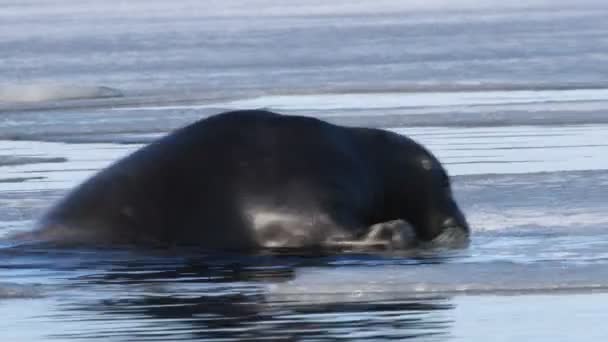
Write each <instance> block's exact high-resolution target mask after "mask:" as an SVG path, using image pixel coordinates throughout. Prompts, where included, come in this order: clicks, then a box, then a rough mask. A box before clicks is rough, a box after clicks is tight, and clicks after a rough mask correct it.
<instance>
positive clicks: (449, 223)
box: [385, 135, 469, 245]
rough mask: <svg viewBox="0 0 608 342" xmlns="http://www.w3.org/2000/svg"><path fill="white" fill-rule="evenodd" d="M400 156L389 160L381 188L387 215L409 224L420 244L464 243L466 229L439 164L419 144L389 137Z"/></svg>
mask: <svg viewBox="0 0 608 342" xmlns="http://www.w3.org/2000/svg"><path fill="white" fill-rule="evenodd" d="M391 139H392V140H393V143H398V144H399V145H400V149H399V150H400V153H399V155H398V156H394V157H393V160H392V161H393V162H392V163H391V168H392V170H390V171H389V172H388V173H386V174H388V177H387V178H388V179H387V182H386V184H388V185H385V192H386V194H387V195H386V197H387V198H386V200H385V202H386V203H388V208H387V209H388V210H389V211H390V213H389V215H388V216H390V217H391V218H393V219H403V220H406V221H407V222H409V223H410V224H411V225H412V226H413V228H414V231H415V232H416V236H417V238H418V239H419V240H421V241H423V242H432V243H434V244H435V243H437V244H440V245H446V244H447V245H462V244H467V243H468V236H469V225H468V223H467V221H466V219H465V217H464V214H463V213H462V211H461V210H460V208H459V207H458V205H457V204H456V201H455V200H454V197H453V194H452V188H451V184H450V178H449V176H448V174H447V172H446V170H445V169H444V168H443V166H442V165H441V163H440V162H439V160H438V159H437V158H436V157H435V156H433V154H432V153H430V152H429V151H428V150H426V149H425V148H424V147H422V146H421V145H420V144H417V143H416V142H414V141H412V140H410V139H408V138H405V137H403V136H396V135H395V136H393V137H392V138H391Z"/></svg>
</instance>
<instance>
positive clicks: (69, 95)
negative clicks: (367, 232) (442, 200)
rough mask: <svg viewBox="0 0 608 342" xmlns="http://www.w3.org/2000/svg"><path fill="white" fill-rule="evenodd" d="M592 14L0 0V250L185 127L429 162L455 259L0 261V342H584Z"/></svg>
mask: <svg viewBox="0 0 608 342" xmlns="http://www.w3.org/2000/svg"><path fill="white" fill-rule="evenodd" d="M607 14H608V6H607V5H606V4H604V3H603V2H602V1H599V0H598V1H593V0H586V1H582V2H581V1H576V2H575V1H566V0H560V1H542V0H533V1H529V2H527V3H526V4H521V3H508V4H503V3H500V2H498V1H481V0H468V1H461V2H458V3H457V2H453V1H443V0H435V1H424V2H423V1H411V2H400V1H389V0H383V1H378V2H374V4H373V5H372V4H371V3H370V4H363V3H352V2H347V1H334V2H332V3H331V4H327V3H326V2H321V1H313V0H309V1H298V2H290V4H289V5H287V4H284V3H282V2H275V1H261V0H259V1H257V0H256V1H246V2H245V1H230V2H221V3H220V2H217V3H216V2H210V3H208V4H205V5H204V6H203V5H201V4H200V3H199V2H197V1H178V2H164V1H129V2H123V1H115V2H108V3H102V2H82V1H75V0H60V1H54V2H52V4H51V3H50V2H45V1H27V2H25V1H22V2H11V1H2V0H0V23H2V24H1V25H0V75H2V78H1V79H0V236H4V235H6V234H8V233H11V232H17V231H25V230H28V229H31V228H32V225H33V223H34V221H35V219H36V217H38V216H39V215H40V214H41V213H42V212H43V211H44V210H45V209H46V208H48V207H49V206H50V205H51V204H52V203H53V202H54V201H56V200H57V199H59V198H61V196H62V195H64V194H65V193H66V191H68V190H69V189H71V188H72V187H74V186H75V185H76V184H78V183H79V182H80V181H82V180H84V179H86V178H87V177H89V176H90V175H92V174H93V173H94V172H96V171H97V170H99V169H100V168H102V167H104V166H106V165H108V164H109V163H110V162H112V161H114V160H116V159H118V158H120V157H122V156H124V155H126V154H128V153H130V152H131V151H134V150H135V149H137V148H139V147H140V146H143V145H144V144H146V143H149V142H150V141H152V140H154V139H155V138H157V137H159V136H162V135H163V134H165V133H166V132H168V131H170V130H171V129H174V128H177V127H180V126H183V125H185V124H188V123H190V122H193V121H195V120H197V119H199V118H201V117H205V116H207V115H211V114H213V113H217V112H219V111H222V110H226V109H233V108H270V109H274V110H278V111H281V112H284V113H288V114H300V115H314V116H319V117H322V118H324V119H326V120H328V121H331V122H336V123H341V124H346V125H365V126H374V127H382V128H386V129H390V130H394V131H396V132H398V133H402V134H407V135H409V136H411V137H413V138H414V139H416V140H417V141H419V142H421V143H423V144H425V145H426V146H428V147H429V148H430V149H431V150H432V151H433V152H434V153H435V154H436V155H437V156H438V157H439V159H440V160H441V161H442V162H443V163H444V165H445V166H446V168H447V169H448V172H449V173H450V174H451V175H452V177H453V183H454V191H455V195H456V197H457V198H458V201H459V203H460V205H461V207H462V209H463V210H464V212H465V213H466V215H467V218H468V220H469V221H470V224H471V226H472V230H473V231H472V234H473V239H472V244H471V246H470V247H469V248H468V249H465V250H455V251H412V252H403V253H394V254H387V253H380V254H348V255H298V254H292V255H286V254H280V255H279V254H269V253H261V254H258V255H235V254H226V255H208V254H203V253H201V252H200V251H196V250H146V251H142V250H129V249H123V248H115V249H103V250H102V249H67V250H66V249H62V250H58V249H53V248H51V247H48V246H47V247H45V246H23V245H22V246H15V245H11V244H9V243H7V242H2V243H1V245H0V260H2V262H0V317H1V318H2V319H1V320H0V337H2V340H3V341H4V340H6V341H40V340H52V341H89V340H93V339H102V340H108V341H127V340H171V341H176V340H186V341H190V340H208V341H230V340H290V339H291V340H311V341H325V340H332V341H335V340H403V339H405V338H412V339H414V340H420V341H486V340H488V338H491V339H492V340H497V341H513V340H530V341H572V340H577V341H601V340H604V339H606V337H608V329H606V328H605V324H603V322H604V321H605V320H606V318H607V316H606V312H605V307H606V306H607V305H608V295H607V293H608V291H607V290H608V229H607V228H608V216H607V215H606V213H607V212H608V201H606V198H607V197H606V194H607V193H608V191H607V190H608V159H606V158H605V156H606V154H607V152H608V115H607V113H606V108H607V107H608V81H606V80H607V79H608V77H607V76H608V67H606V65H607V63H606V62H607V60H608V39H607V38H606V37H608V34H607V33H608V22H607V21H606V20H605V18H606V15H607Z"/></svg>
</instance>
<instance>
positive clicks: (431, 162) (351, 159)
mask: <svg viewBox="0 0 608 342" xmlns="http://www.w3.org/2000/svg"><path fill="white" fill-rule="evenodd" d="M40 226H41V227H40V229H39V230H37V231H36V233H35V234H34V236H35V237H36V238H39V239H45V240H55V241H60V242H61V241H63V242H71V243H85V244H91V243H92V244H117V243H118V244H122V243H125V244H136V245H147V244H162V245H165V244H166V245H193V246H197V247H202V248H209V249H219V250H243V249H256V248H265V247H310V246H357V245H361V244H363V245H367V244H370V245H374V244H385V245H389V246H392V247H405V246H409V245H410V244H411V242H412V239H411V237H414V240H416V241H421V242H432V241H443V240H446V239H449V240H453V239H454V237H455V236H457V237H458V239H460V240H466V239H467V236H468V226H467V223H466V221H465V218H464V216H463V214H462V213H461V211H460V209H459V208H458V206H457V205H456V203H455V201H454V199H453V197H452V193H451V190H450V181H449V178H448V175H447V174H446V171H445V170H444V168H443V167H442V166H441V164H440V163H439V161H438V160H437V159H436V158H435V157H434V156H433V155H432V154H431V153H430V152H429V151H427V150H426V149H425V148H423V147H422V146H421V145H420V144H418V143H416V142H414V141H413V140H411V139H409V138H406V137H404V136H401V135H398V134H396V133H392V132H388V131H384V130H380V129H371V128H354V127H342V126H338V125H334V124H330V123H327V122H324V121H321V120H319V119H315V118H311V117H301V116H287V115H280V114H275V113H271V112H267V111H259V110H251V111H233V112H227V113H222V114H218V115H215V116H211V117H208V118H205V119H203V120H200V121H198V122H195V123H193V124H191V125H189V126H186V127H184V128H181V129H179V130H177V131H175V132H173V133H171V134H169V135H167V136H165V137H163V138H161V139H159V140H158V141H156V142H154V143H152V144H150V145H148V146H146V147H143V148H141V149H140V150H138V151H136V152H134V153H133V154H131V155H129V156H127V157H125V158H124V159H122V160H119V161H118V162H116V163H115V164H113V165H111V166H109V167H108V168H106V169H104V170H102V171H101V172H99V173H98V174H96V175H95V176H93V177H92V178H90V179H89V180H87V181H86V182H84V183H83V184H81V185H80V186H78V187H77V188H76V189H75V190H73V191H72V192H71V193H70V194H68V195H67V196H66V197H65V198H64V199H63V200H61V201H60V202H59V203H58V204H57V205H55V206H54V207H53V208H52V209H51V210H50V211H49V212H48V213H47V214H46V215H45V216H44V217H43V218H42V219H41V221H40Z"/></svg>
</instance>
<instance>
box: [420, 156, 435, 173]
mask: <svg viewBox="0 0 608 342" xmlns="http://www.w3.org/2000/svg"><path fill="white" fill-rule="evenodd" d="M420 164H421V165H422V168H423V169H425V170H427V171H430V170H431V169H432V168H433V163H432V162H431V161H430V160H429V159H426V158H424V159H422V160H421V161H420Z"/></svg>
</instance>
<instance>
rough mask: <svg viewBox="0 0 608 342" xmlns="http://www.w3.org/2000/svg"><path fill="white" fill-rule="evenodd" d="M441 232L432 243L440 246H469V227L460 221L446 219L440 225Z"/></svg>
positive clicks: (451, 218) (452, 218)
mask: <svg viewBox="0 0 608 342" xmlns="http://www.w3.org/2000/svg"><path fill="white" fill-rule="evenodd" d="M442 227H443V229H442V232H441V234H439V235H437V236H436V237H435V238H434V239H433V241H432V243H433V244H439V245H442V246H467V245H468V244H469V225H468V224H467V222H466V221H465V220H464V219H462V220H459V219H457V218H454V217H450V218H447V219H446V220H445V221H443V223H442Z"/></svg>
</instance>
